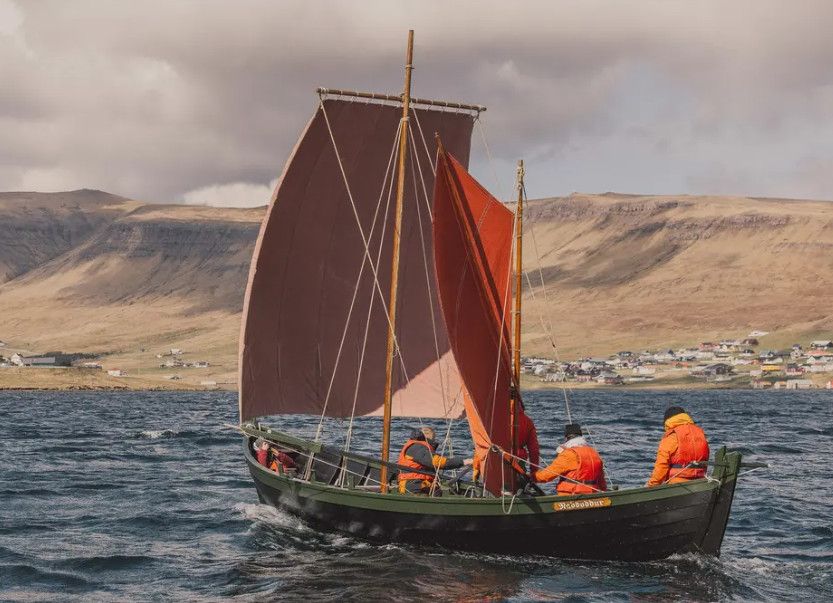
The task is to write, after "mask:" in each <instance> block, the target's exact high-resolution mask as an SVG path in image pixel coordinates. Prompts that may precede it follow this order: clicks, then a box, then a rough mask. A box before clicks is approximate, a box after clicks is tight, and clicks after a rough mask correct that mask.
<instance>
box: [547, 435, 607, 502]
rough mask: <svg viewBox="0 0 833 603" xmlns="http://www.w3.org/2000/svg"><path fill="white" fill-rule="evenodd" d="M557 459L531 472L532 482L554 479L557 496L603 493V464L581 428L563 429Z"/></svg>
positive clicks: (605, 486)
mask: <svg viewBox="0 0 833 603" xmlns="http://www.w3.org/2000/svg"><path fill="white" fill-rule="evenodd" d="M556 454H557V456H556V457H555V460H554V461H553V462H552V463H551V464H550V466H549V467H546V468H544V469H539V470H538V471H535V472H533V474H532V476H533V478H534V479H535V481H536V482H550V481H552V480H554V479H556V478H557V479H558V485H557V486H556V488H555V490H556V492H557V493H558V494H561V495H570V494H591V493H593V492H604V491H606V490H607V481H606V480H605V474H604V463H603V462H602V459H601V457H600V456H599V453H598V452H596V449H595V448H593V447H592V446H590V444H588V443H587V440H585V439H584V436H583V435H582V433H581V425H579V424H578V423H571V424H569V425H566V426H565V427H564V443H563V444H562V445H561V446H559V447H558V449H557V450H556Z"/></svg>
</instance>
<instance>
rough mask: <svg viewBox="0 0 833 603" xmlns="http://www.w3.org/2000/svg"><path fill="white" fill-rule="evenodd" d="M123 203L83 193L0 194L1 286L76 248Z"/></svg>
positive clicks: (93, 193)
mask: <svg viewBox="0 0 833 603" xmlns="http://www.w3.org/2000/svg"><path fill="white" fill-rule="evenodd" d="M126 201H127V200H126V199H123V198H121V197H117V196H115V195H110V194H108V193H103V192H101V191H86V190H81V191H72V192H68V193H0V284H2V283H4V282H6V281H9V280H12V279H14V278H16V277H18V276H20V275H22V274H25V273H26V272H28V271H30V270H33V269H35V268H37V267H39V266H41V265H42V264H44V263H46V262H48V261H49V260H52V259H54V258H57V257H59V256H60V255H62V254H64V253H66V252H67V251H69V250H71V249H73V248H74V247H76V246H77V245H80V244H81V243H83V242H84V241H85V240H86V239H87V238H89V237H90V236H91V235H92V234H93V233H94V232H96V231H97V230H98V229H99V228H101V226H102V225H104V224H105V223H106V222H108V221H109V220H112V219H113V218H115V217H116V216H117V215H119V214H120V213H121V211H120V210H119V209H117V207H118V206H121V205H122V204H123V203H125V202H126Z"/></svg>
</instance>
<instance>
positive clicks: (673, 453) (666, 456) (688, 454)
mask: <svg viewBox="0 0 833 603" xmlns="http://www.w3.org/2000/svg"><path fill="white" fill-rule="evenodd" d="M708 460H709V442H708V440H706V434H705V433H703V430H702V429H700V428H699V427H698V426H697V425H695V424H694V421H693V420H692V418H691V417H690V416H689V415H688V413H686V411H685V410H684V409H683V408H682V407H680V406H671V407H669V408H668V410H666V411H665V436H664V437H663V438H662V441H660V443H659V449H658V450H657V460H656V462H655V463H654V472H653V473H652V474H651V479H649V480H648V483H647V484H645V485H646V486H649V487H650V486H659V485H661V484H665V483H668V484H677V483H681V482H687V481H689V480H693V479H700V478H703V477H706V468H705V467H690V466H689V465H691V464H692V463H698V462H704V461H708Z"/></svg>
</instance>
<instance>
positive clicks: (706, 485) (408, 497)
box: [243, 436, 721, 515]
mask: <svg viewBox="0 0 833 603" xmlns="http://www.w3.org/2000/svg"><path fill="white" fill-rule="evenodd" d="M249 437H251V436H249ZM249 437H247V438H246V439H245V441H244V445H243V448H244V453H245V457H246V460H247V462H248V463H249V465H250V467H256V468H257V469H258V470H259V471H260V472H262V473H261V475H263V476H264V477H266V478H267V479H266V480H263V481H265V482H266V485H268V486H270V487H279V486H273V485H272V484H269V483H268V482H269V481H274V482H278V483H281V482H282V483H283V484H285V485H286V486H288V487H290V488H298V489H306V490H312V491H313V492H312V493H309V494H307V493H305V494H304V496H305V497H309V496H316V497H322V496H323V497H327V498H329V497H330V496H336V497H338V498H341V499H343V501H344V502H338V501H328V502H331V503H333V504H344V505H345V506H359V507H362V508H369V509H370V508H375V507H376V505H377V504H378V503H389V505H387V506H389V507H402V506H403V505H406V506H407V508H401V509H397V508H386V509H384V511H387V512H391V513H419V514H425V515H434V514H436V515H443V514H446V510H447V507H448V506H449V505H451V506H452V507H465V508H466V509H469V510H474V509H477V510H479V511H493V510H494V511H498V512H500V513H501V514H504V515H527V514H529V515H532V514H549V513H571V512H574V511H592V510H604V509H610V508H612V507H623V506H627V505H636V504H640V503H646V502H655V501H657V500H662V499H667V498H678V497H683V496H688V495H693V494H701V493H705V492H713V491H715V490H717V489H718V488H720V486H721V482H720V480H716V479H714V478H703V479H698V480H693V481H691V482H687V483H678V484H663V485H660V486H654V487H651V488H647V487H641V488H627V489H624V490H609V491H605V492H595V493H592V494H574V495H569V496H564V495H558V494H547V495H544V496H530V495H526V496H520V495H519V496H515V497H514V501H513V502H512V504H511V508H510V509H509V510H508V512H504V509H505V507H506V505H507V504H508V503H507V499H512V498H513V497H512V496H510V495H507V496H504V497H494V498H486V497H476V498H468V497H465V496H460V495H453V494H451V495H443V496H441V497H428V496H416V495H413V494H400V493H399V492H397V491H395V490H391V491H389V492H388V493H386V494H381V493H379V492H367V491H363V490H360V489H357V488H349V487H340V486H335V485H332V484H324V483H322V482H316V481H308V480H304V479H299V478H296V477H291V476H288V475H281V474H278V473H275V472H274V471H271V470H270V469H268V468H266V467H264V466H262V465H261V464H260V463H258V462H257V459H255V458H254V455H253V454H252V451H251V450H250V445H249ZM634 497H635V498H636V499H637V500H623V499H630V498H634ZM605 498H607V499H610V504H609V505H604V506H588V507H587V508H582V509H575V510H556V509H555V508H554V503H557V502H575V501H584V500H599V499H605ZM347 499H352V501H355V502H359V501H361V502H363V503H364V502H370V503H373V504H371V505H369V506H368V505H365V504H358V505H357V504H350V503H348V502H347ZM617 499H618V500H617ZM414 507H420V508H419V509H415V508H414ZM457 510H458V511H459V510H463V509H462V508H460V509H457Z"/></svg>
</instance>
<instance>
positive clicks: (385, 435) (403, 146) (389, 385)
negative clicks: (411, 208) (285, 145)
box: [379, 29, 414, 494]
mask: <svg viewBox="0 0 833 603" xmlns="http://www.w3.org/2000/svg"><path fill="white" fill-rule="evenodd" d="M413 59H414V30H413V29H411V30H409V31H408V50H407V54H406V60H405V89H404V91H403V92H402V121H401V122H400V127H399V167H398V170H399V178H398V180H397V183H396V210H395V211H396V213H395V217H394V227H393V258H392V260H391V267H390V301H389V302H388V345H387V355H386V357H385V398H384V418H383V427H382V462H383V463H387V462H388V457H389V456H390V455H389V449H390V419H391V397H392V395H393V391H392V390H393V357H394V355H395V353H396V350H395V347H396V297H397V292H398V288H399V287H398V285H399V243H400V234H401V230H402V205H403V201H404V197H405V160H406V159H407V156H408V121H409V119H410V118H409V108H410V104H411V70H412V69H413ZM379 481H381V482H382V484H381V491H382V493H383V494H384V493H385V492H387V491H388V468H387V465H384V464H383V465H382V468H381V473H380V479H379Z"/></svg>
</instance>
